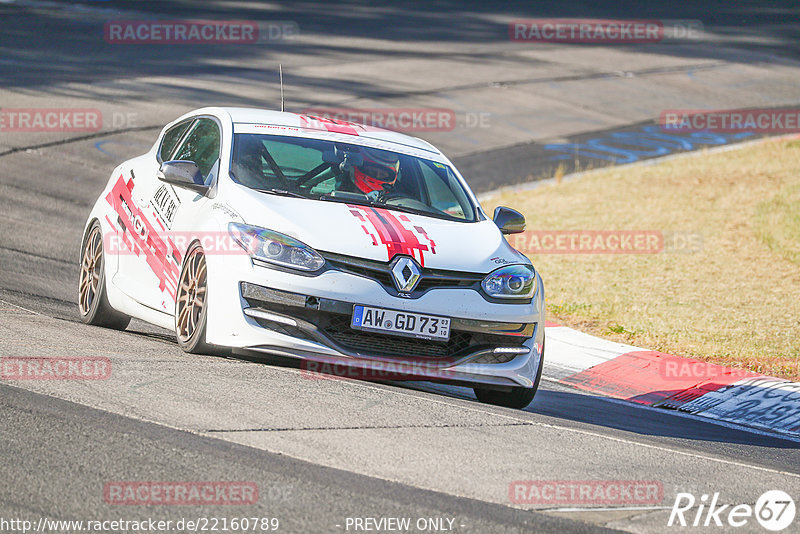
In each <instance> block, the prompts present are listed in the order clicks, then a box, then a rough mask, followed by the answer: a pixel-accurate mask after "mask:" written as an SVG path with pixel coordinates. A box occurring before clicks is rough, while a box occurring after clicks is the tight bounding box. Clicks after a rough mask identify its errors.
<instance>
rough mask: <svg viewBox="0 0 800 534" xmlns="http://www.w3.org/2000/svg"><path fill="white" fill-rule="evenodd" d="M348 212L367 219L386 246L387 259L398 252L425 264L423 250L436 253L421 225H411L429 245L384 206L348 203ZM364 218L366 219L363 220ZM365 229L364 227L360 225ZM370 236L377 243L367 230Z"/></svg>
mask: <svg viewBox="0 0 800 534" xmlns="http://www.w3.org/2000/svg"><path fill="white" fill-rule="evenodd" d="M348 207H349V208H350V213H351V214H353V216H354V217H356V218H357V219H359V220H360V221H362V222H366V221H369V223H371V225H372V227H373V228H374V229H375V232H376V233H377V234H378V238H379V239H380V242H381V243H382V244H383V245H384V246H386V252H387V255H388V259H390V260H391V259H392V258H394V257H395V256H396V255H398V254H404V255H407V256H411V257H412V258H414V259H415V260H417V261H418V262H419V264H420V265H421V266H423V267H424V266H425V255H424V253H425V252H428V251H430V253H431V254H436V249H435V248H434V246H435V244H434V242H433V241H432V240H431V239H430V237H428V234H427V232H425V230H424V229H423V228H422V227H421V226H413V228H414V230H416V231H417V232H418V233H419V234H420V236H424V238H425V240H426V241H428V243H430V247H429V246H428V245H426V244H424V243H421V242H420V240H419V239H418V238H417V235H416V234H415V233H414V230H409V229H408V228H406V227H405V226H403V223H402V222H401V221H400V220H398V219H397V217H395V216H394V214H392V213H391V212H390V211H388V210H386V209H384V208H371V207H367V206H358V205H348ZM400 218H401V219H402V220H404V221H406V222H409V223H410V222H411V221H410V220H409V218H408V217H406V216H405V215H401V216H400ZM365 219H366V221H365ZM362 228H364V230H365V231H366V230H367V229H366V227H365V226H363V225H362ZM367 233H368V234H369V235H370V237H371V238H372V242H373V244H375V245H377V244H378V242H377V240H376V239H375V236H374V235H373V234H372V233H371V232H369V231H367Z"/></svg>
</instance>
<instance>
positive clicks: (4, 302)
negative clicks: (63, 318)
mask: <svg viewBox="0 0 800 534" xmlns="http://www.w3.org/2000/svg"><path fill="white" fill-rule="evenodd" d="M0 303H3V304H8V305H9V306H13V307H15V308H17V309H20V310H23V311H26V312H28V313H32V314H34V315H38V316H39V317H47V318H48V319H52V317H50V316H48V315H44V314H41V313H39V312H36V311H33V310H29V309H28V308H23V307H22V306H17V305H16V304H12V303H11V302H8V301H7V300H3V299H0Z"/></svg>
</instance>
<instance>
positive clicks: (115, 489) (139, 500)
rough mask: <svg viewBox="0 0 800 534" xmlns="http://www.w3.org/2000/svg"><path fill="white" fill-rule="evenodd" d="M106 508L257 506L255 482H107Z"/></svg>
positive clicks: (105, 492) (104, 492)
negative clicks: (125, 506) (121, 506)
mask: <svg viewBox="0 0 800 534" xmlns="http://www.w3.org/2000/svg"><path fill="white" fill-rule="evenodd" d="M103 496H104V498H105V501H106V503H107V504H113V505H128V506H150V505H178V506H202V505H214V506H219V505H233V506H242V505H250V504H256V503H257V502H258V485H257V484H256V483H255V482H227V481H217V482H155V481H152V482H151V481H137V482H108V483H106V485H105V487H104V488H103Z"/></svg>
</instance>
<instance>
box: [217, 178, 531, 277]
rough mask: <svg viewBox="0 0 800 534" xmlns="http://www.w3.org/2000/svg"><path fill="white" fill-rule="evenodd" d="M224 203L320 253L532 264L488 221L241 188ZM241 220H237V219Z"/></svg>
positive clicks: (460, 267)
mask: <svg viewBox="0 0 800 534" xmlns="http://www.w3.org/2000/svg"><path fill="white" fill-rule="evenodd" d="M232 193H233V194H232V195H229V198H228V199H227V202H225V203H224V204H225V207H226V208H229V209H231V210H232V211H233V212H235V213H237V214H238V215H239V216H240V217H241V219H242V222H244V223H245V224H249V225H252V226H260V227H262V228H267V229H270V230H274V231H276V232H281V233H283V234H286V235H289V236H291V237H293V238H295V239H298V240H300V241H302V242H303V243H305V244H307V245H309V246H310V247H313V248H314V249H316V250H318V251H320V252H332V253H336V254H343V255H347V256H354V257H358V258H364V259H369V260H377V261H382V262H388V261H389V260H391V259H392V258H394V257H395V256H396V255H398V254H401V255H402V254H404V255H408V256H411V257H413V258H414V259H416V260H417V262H419V263H420V265H422V266H423V267H427V268H431V269H446V270H452V271H464V272H473V273H488V272H490V271H493V270H494V269H496V268H498V267H501V266H502V265H505V264H510V263H530V262H529V260H528V259H527V258H526V257H525V256H524V255H522V254H520V253H519V252H517V251H516V250H515V249H514V248H512V247H511V246H510V245H509V244H508V242H507V241H506V240H505V238H504V237H503V235H502V234H501V233H500V230H499V229H498V228H497V226H496V225H495V224H494V222H492V221H490V220H484V221H479V222H475V223H466V222H457V221H449V220H445V219H438V218H435V217H426V216H423V215H417V214H412V213H404V212H400V211H395V210H390V209H384V208H373V207H369V206H361V205H356V204H346V203H343V202H334V201H319V200H310V199H301V198H292V197H283V196H277V195H271V194H265V193H260V192H257V191H253V190H249V189H247V188H244V187H241V186H238V187H237V188H236V191H235V192H232ZM234 220H237V219H234Z"/></svg>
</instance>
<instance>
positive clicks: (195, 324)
mask: <svg viewBox="0 0 800 534" xmlns="http://www.w3.org/2000/svg"><path fill="white" fill-rule="evenodd" d="M205 304H206V257H205V254H203V251H202V250H201V249H200V247H199V246H198V247H195V248H192V249H191V251H190V252H189V257H188V258H186V266H185V267H184V269H183V273H182V274H181V280H180V285H179V286H178V295H177V300H176V303H175V314H176V315H175V317H176V319H175V329H176V331H177V334H178V340H179V341H180V342H181V343H189V342H190V341H191V340H192V339H193V338H194V337H196V335H197V334H198V331H199V330H201V329H202V327H203V326H204V325H203V324H202V319H204V318H205V314H204V313H203V310H204V308H205Z"/></svg>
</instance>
